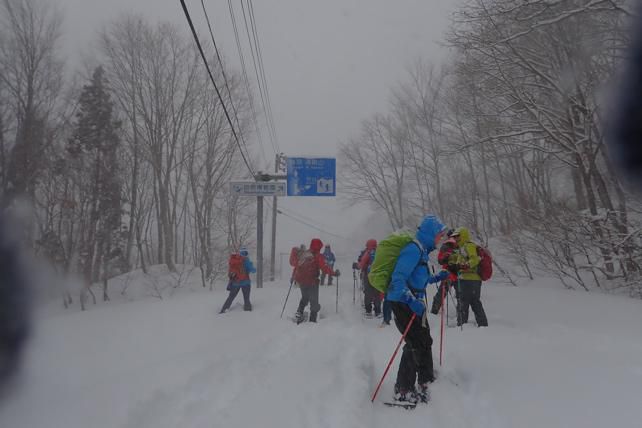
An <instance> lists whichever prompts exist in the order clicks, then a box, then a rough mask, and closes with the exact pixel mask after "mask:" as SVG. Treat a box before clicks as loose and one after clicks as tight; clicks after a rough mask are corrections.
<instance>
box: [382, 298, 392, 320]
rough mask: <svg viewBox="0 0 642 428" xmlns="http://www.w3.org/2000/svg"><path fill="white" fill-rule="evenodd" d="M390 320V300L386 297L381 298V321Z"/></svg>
mask: <svg viewBox="0 0 642 428" xmlns="http://www.w3.org/2000/svg"><path fill="white" fill-rule="evenodd" d="M391 320H392V308H391V307H390V301H389V300H388V299H384V300H383V322H384V323H386V324H390V321H391Z"/></svg>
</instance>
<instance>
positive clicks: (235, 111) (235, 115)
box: [201, 0, 267, 163]
mask: <svg viewBox="0 0 642 428" xmlns="http://www.w3.org/2000/svg"><path fill="white" fill-rule="evenodd" d="M201 6H202V8H203V14H204V15H205V20H206V21H207V28H208V29H209V32H210V36H211V38H212V44H213V45H214V52H216V58H218V63H219V64H220V66H221V74H222V75H223V81H224V82H225V88H226V89H227V95H228V97H229V100H230V105H231V106H232V112H233V113H234V119H236V126H238V128H239V135H240V136H241V142H242V143H243V145H244V146H245V151H246V152H247V153H248V154H249V152H250V151H249V150H248V148H247V142H246V141H245V138H243V133H242V132H241V123H240V122H239V116H238V112H237V110H236V107H234V102H233V101H232V91H231V90H230V85H229V82H228V80H227V75H226V74H225V66H224V65H223V60H222V59H221V55H220V53H219V49H218V46H217V45H216V39H215V38H214V31H213V30H212V25H211V23H210V17H209V15H208V13H207V9H206V8H205V2H204V0H201ZM260 147H261V153H262V154H263V160H264V161H265V163H267V158H266V156H265V150H264V149H263V145H261V146H260Z"/></svg>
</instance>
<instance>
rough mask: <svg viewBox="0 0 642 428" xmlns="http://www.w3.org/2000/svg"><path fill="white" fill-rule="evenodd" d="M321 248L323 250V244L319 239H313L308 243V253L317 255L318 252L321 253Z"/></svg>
mask: <svg viewBox="0 0 642 428" xmlns="http://www.w3.org/2000/svg"><path fill="white" fill-rule="evenodd" d="M321 248H323V242H321V240H320V239H318V238H314V239H313V240H312V241H310V251H312V252H317V253H318V252H319V251H321Z"/></svg>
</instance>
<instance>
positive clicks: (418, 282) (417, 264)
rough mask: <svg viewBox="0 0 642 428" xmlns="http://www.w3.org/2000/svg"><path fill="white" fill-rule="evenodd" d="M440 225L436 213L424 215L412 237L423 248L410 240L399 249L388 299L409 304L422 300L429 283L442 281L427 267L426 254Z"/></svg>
mask: <svg viewBox="0 0 642 428" xmlns="http://www.w3.org/2000/svg"><path fill="white" fill-rule="evenodd" d="M443 229H444V225H443V224H442V223H441V222H440V221H439V219H438V218H437V217H435V216H427V217H426V218H425V219H424V220H423V221H422V222H421V225H420V226H419V228H418V229H417V233H416V235H415V237H416V239H417V241H419V243H420V244H421V246H422V248H419V245H417V243H415V242H411V243H409V244H408V245H406V246H405V247H404V248H403V249H402V250H401V253H400V254H399V258H398V259H397V263H396V265H395V269H394V271H393V272H392V279H391V282H390V286H389V287H388V292H387V294H386V298H387V299H388V300H389V301H392V302H401V303H405V304H408V305H410V304H411V303H412V302H413V301H415V300H418V299H422V300H423V298H424V296H425V294H426V286H427V285H428V284H429V283H431V284H432V283H435V282H439V281H441V279H442V275H441V274H438V275H431V274H430V271H429V270H428V260H429V259H428V254H429V253H430V252H431V251H433V250H434V249H435V237H436V236H437V234H438V233H439V232H441V231H442V230H443Z"/></svg>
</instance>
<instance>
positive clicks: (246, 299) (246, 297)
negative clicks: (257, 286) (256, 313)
mask: <svg viewBox="0 0 642 428" xmlns="http://www.w3.org/2000/svg"><path fill="white" fill-rule="evenodd" d="M241 288H242V289H243V290H242V291H243V310H245V311H251V310H252V303H251V302H250V291H251V290H252V288H251V286H249V285H248V286H246V287H241Z"/></svg>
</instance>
